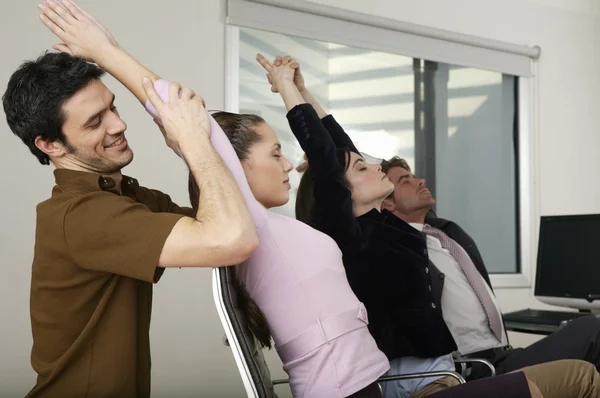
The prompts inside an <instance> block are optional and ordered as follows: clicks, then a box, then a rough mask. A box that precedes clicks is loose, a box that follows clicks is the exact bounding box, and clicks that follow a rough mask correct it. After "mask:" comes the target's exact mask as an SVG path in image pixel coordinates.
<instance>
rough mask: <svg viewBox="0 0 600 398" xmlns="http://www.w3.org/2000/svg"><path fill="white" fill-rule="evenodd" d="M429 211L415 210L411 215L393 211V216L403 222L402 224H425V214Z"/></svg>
mask: <svg viewBox="0 0 600 398" xmlns="http://www.w3.org/2000/svg"><path fill="white" fill-rule="evenodd" d="M428 211H429V209H421V210H416V211H413V212H411V213H408V214H405V213H400V212H399V211H397V210H396V211H394V212H393V213H394V215H395V216H396V217H398V218H399V219H401V220H403V221H404V222H406V223H408V224H411V223H414V224H425V215H426V214H427V212H428Z"/></svg>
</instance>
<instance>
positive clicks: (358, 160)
mask: <svg viewBox="0 0 600 398" xmlns="http://www.w3.org/2000/svg"><path fill="white" fill-rule="evenodd" d="M358 162H363V163H364V162H365V160H364V159H363V158H358V159H356V160H355V161H354V163H353V164H352V167H354V166H356V164H357V163H358Z"/></svg>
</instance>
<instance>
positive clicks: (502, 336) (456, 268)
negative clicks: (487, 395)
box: [382, 157, 600, 374]
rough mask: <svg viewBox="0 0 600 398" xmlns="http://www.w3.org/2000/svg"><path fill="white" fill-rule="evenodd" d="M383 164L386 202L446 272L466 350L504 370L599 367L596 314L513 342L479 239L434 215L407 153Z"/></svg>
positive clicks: (452, 317)
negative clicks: (571, 364)
mask: <svg viewBox="0 0 600 398" xmlns="http://www.w3.org/2000/svg"><path fill="white" fill-rule="evenodd" d="M382 169H383V171H384V172H385V173H386V174H387V176H388V178H389V179H390V180H391V181H392V182H393V183H394V186H395V188H394V192H392V194H391V195H390V197H389V198H387V199H386V200H385V201H384V204H383V207H384V208H385V209H387V210H389V211H390V212H392V213H394V215H396V216H397V217H398V218H400V219H402V220H403V221H405V222H407V223H409V224H410V225H411V226H412V227H414V228H415V229H417V230H419V231H421V232H422V233H423V237H424V239H426V240H427V250H428V255H429V260H430V261H431V262H432V263H433V265H434V266H435V267H436V268H437V269H438V270H439V271H440V272H441V274H440V275H441V277H442V278H443V285H442V286H443V287H442V312H443V316H444V320H445V322H446V325H447V326H448V329H449V330H450V332H451V333H452V336H453V337H454V340H455V342H456V345H457V346H458V351H459V352H460V354H461V355H463V356H472V357H477V358H485V359H488V360H489V361H491V362H492V363H493V364H494V366H496V370H497V372H498V373H499V374H501V373H506V372H510V371H513V370H515V369H519V368H522V367H525V366H530V365H534V364H539V363H544V362H549V361H554V360H559V359H582V360H586V361H588V362H591V363H592V364H594V365H595V366H596V368H597V369H598V368H599V367H600V320H598V318H596V317H593V316H592V317H585V318H581V319H578V320H574V321H572V322H570V323H569V324H568V326H566V327H565V328H563V329H561V330H559V331H558V332H556V333H554V334H552V335H550V336H548V337H546V338H544V339H542V340H540V341H539V342H537V343H535V344H533V345H531V346H529V347H527V348H524V349H521V348H519V349H513V348H511V347H510V346H509V345H508V337H507V334H506V331H505V329H504V324H503V322H502V314H501V311H500V307H499V306H498V303H497V302H496V299H495V297H494V294H493V291H492V287H491V283H490V279H489V276H488V273H487V270H486V268H485V265H484V263H483V259H482V258H481V255H480V253H479V251H478V249H477V246H476V245H475V242H474V241H473V240H472V239H471V237H470V236H469V235H468V234H467V233H466V232H464V231H463V230H462V229H461V228H460V227H459V226H458V225H457V224H455V223H453V222H452V221H447V220H443V219H440V218H437V217H434V216H432V215H431V213H430V210H431V208H432V207H433V205H434V204H435V198H434V197H433V196H432V195H431V192H429V190H428V189H427V187H426V186H425V181H424V180H423V179H421V178H416V177H415V176H414V175H413V174H412V172H411V170H410V167H409V166H408V164H407V163H406V161H405V160H404V159H400V158H398V157H394V158H392V159H390V160H389V161H383V162H382Z"/></svg>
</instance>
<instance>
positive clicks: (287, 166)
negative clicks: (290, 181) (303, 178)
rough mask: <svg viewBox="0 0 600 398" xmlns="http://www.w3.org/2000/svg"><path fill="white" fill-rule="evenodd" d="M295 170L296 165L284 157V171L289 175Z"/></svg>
mask: <svg viewBox="0 0 600 398" xmlns="http://www.w3.org/2000/svg"><path fill="white" fill-rule="evenodd" d="M293 168H294V165H293V164H292V163H291V162H290V161H289V160H288V159H287V158H286V157H285V156H284V157H283V171H285V173H286V174H287V173H289V172H290V171H292V169H293Z"/></svg>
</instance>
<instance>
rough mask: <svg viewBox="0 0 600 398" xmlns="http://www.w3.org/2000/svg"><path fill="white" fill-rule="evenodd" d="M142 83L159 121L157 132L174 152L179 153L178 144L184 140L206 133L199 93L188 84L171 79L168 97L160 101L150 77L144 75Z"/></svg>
mask: <svg viewBox="0 0 600 398" xmlns="http://www.w3.org/2000/svg"><path fill="white" fill-rule="evenodd" d="M143 86H144V90H145V91H146V96H147V97H148V100H149V101H150V103H151V104H152V105H153V106H154V109H156V113H157V115H158V117H159V118H160V120H161V122H162V128H161V132H162V133H163V136H164V137H165V141H166V143H167V145H168V146H169V148H171V149H172V150H173V151H174V152H175V153H176V154H177V155H178V156H182V153H181V149H180V148H181V146H182V145H184V144H185V141H186V140H190V139H191V140H193V139H198V138H200V137H201V136H203V135H204V136H205V137H210V121H209V119H208V114H207V113H206V108H205V107H204V100H203V99H202V97H200V96H198V95H196V94H195V93H194V92H193V91H192V90H191V89H189V88H182V87H181V85H180V84H179V83H175V82H171V83H169V99H168V100H167V102H163V101H162V99H161V98H160V96H159V94H158V93H157V92H156V89H155V88H154V85H153V84H152V82H151V81H150V79H147V78H145V79H144V81H143ZM155 121H156V120H155ZM157 124H158V123H157Z"/></svg>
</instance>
